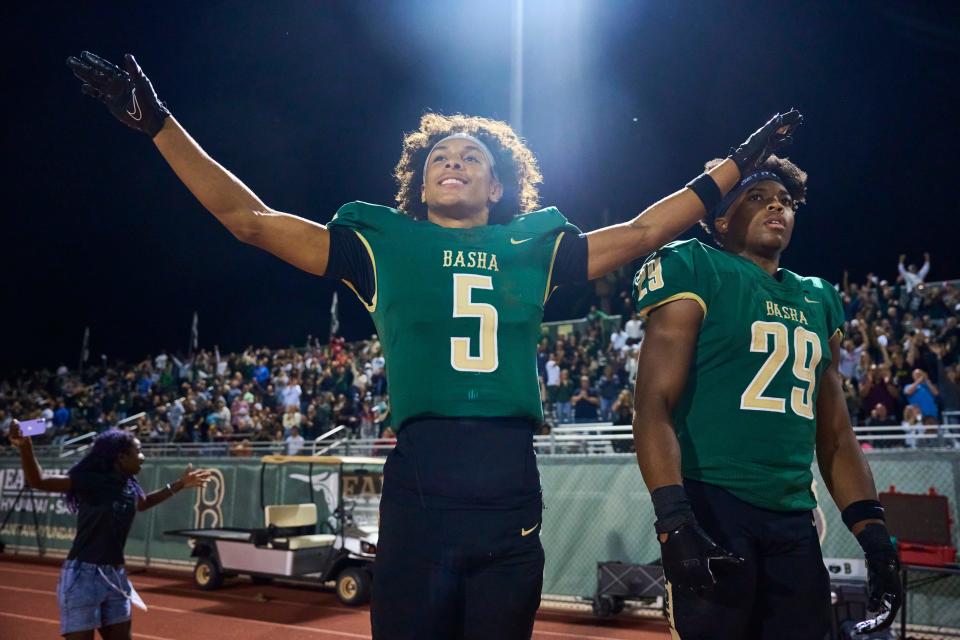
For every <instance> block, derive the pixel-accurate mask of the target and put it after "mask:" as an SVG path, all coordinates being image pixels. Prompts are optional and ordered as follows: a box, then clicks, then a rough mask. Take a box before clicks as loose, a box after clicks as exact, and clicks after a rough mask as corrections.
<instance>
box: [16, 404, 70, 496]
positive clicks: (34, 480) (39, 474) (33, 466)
mask: <svg viewBox="0 0 960 640" xmlns="http://www.w3.org/2000/svg"><path fill="white" fill-rule="evenodd" d="M9 437H10V444H12V445H13V446H14V447H16V448H17V450H19V452H20V466H21V467H23V482H24V484H26V485H27V486H28V487H30V488H31V489H40V490H41V491H59V492H61V493H65V492H67V491H70V489H71V487H72V486H73V483H72V482H71V481H70V477H69V476H54V475H50V476H48V475H44V473H43V470H42V469H41V468H40V463H38V462H37V457H36V456H35V455H34V454H33V443H32V442H31V441H30V437H29V436H25V435H23V434H21V433H20V423H19V421H17V420H14V421H13V422H12V423H11V424H10V436H9Z"/></svg>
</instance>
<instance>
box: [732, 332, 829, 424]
mask: <svg viewBox="0 0 960 640" xmlns="http://www.w3.org/2000/svg"><path fill="white" fill-rule="evenodd" d="M750 332H751V337H750V351H752V352H754V353H767V352H768V351H769V352H770V355H769V356H768V357H767V360H766V362H764V363H763V366H762V367H760V371H758V372H757V375H755V376H754V377H753V380H751V381H750V384H748V385H747V388H746V389H745V390H744V392H743V394H742V395H741V396H740V408H741V409H745V410H749V411H772V412H775V413H786V404H787V403H786V400H785V399H783V398H771V397H768V396H764V395H763V392H764V391H766V390H767V387H768V386H770V383H771V382H772V381H773V378H774V377H775V376H776V375H777V373H778V372H779V371H780V369H781V368H782V367H783V364H784V363H785V362H786V361H787V357H788V356H789V355H790V343H789V332H788V330H787V327H786V326H784V325H782V324H780V323H779V322H764V321H762V320H757V321H756V322H754V323H753V325H751V328H750ZM770 337H773V350H772V351H771V350H770V346H769V341H768V338H770ZM793 353H794V358H793V367H792V369H793V375H794V376H795V377H796V378H797V379H798V380H800V382H802V383H804V384H805V387H793V388H792V389H791V391H790V409H791V410H792V411H793V412H794V413H795V414H797V415H798V416H800V417H802V418H807V419H811V420H812V419H813V398H814V390H815V388H816V384H817V365H819V364H820V360H821V358H822V357H823V348H822V346H821V345H820V338H819V336H817V334H816V333H814V332H812V331H808V330H807V329H804V328H803V327H797V328H796V329H794V332H793ZM808 361H809V362H808Z"/></svg>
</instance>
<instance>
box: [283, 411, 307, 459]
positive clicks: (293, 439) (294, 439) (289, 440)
mask: <svg viewBox="0 0 960 640" xmlns="http://www.w3.org/2000/svg"><path fill="white" fill-rule="evenodd" d="M297 415H299V413H298V414H297ZM284 442H285V443H286V445H287V455H288V456H295V455H297V454H298V453H300V451H301V450H302V449H303V445H304V439H303V436H301V435H300V429H298V428H297V427H291V428H290V435H288V436H287V437H286V439H285V440H284Z"/></svg>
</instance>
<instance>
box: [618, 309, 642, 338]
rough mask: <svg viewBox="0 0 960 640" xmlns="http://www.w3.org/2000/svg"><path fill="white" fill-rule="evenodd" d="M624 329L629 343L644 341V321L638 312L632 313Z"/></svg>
mask: <svg viewBox="0 0 960 640" xmlns="http://www.w3.org/2000/svg"><path fill="white" fill-rule="evenodd" d="M623 330H624V332H625V333H626V334H627V344H639V343H640V342H642V341H643V321H642V320H640V315H639V314H638V313H636V312H634V313H633V314H632V316H631V317H630V319H629V320H627V324H626V325H624V327H623Z"/></svg>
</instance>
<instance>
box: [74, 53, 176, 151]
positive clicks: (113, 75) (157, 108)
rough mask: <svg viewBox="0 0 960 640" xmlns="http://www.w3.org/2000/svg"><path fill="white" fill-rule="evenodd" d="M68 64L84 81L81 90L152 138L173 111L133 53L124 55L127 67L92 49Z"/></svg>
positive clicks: (115, 115)
mask: <svg viewBox="0 0 960 640" xmlns="http://www.w3.org/2000/svg"><path fill="white" fill-rule="evenodd" d="M67 66H68V67H70V70H71V71H72V72H73V75H75V76H76V77H77V78H78V79H79V80H80V81H81V82H83V84H82V85H81V86H80V91H82V92H83V93H84V94H86V95H88V96H90V97H91V98H96V99H97V100H99V101H100V102H102V103H103V104H105V105H106V107H107V109H108V110H109V111H110V113H112V114H113V116H114V117H115V118H116V119H117V120H119V121H120V122H122V123H123V124H125V125H127V126H128V127H130V128H131V129H135V130H137V131H140V132H143V133H145V134H147V135H148V136H150V137H151V138H152V137H154V136H155V135H157V133H159V131H160V129H162V128H163V122H164V120H166V119H167V116H169V115H170V110H169V109H167V107H166V105H164V104H163V103H162V102H160V98H158V97H157V93H156V92H155V91H154V90H153V85H152V84H150V80H149V79H148V78H147V76H145V75H144V74H143V70H142V69H141V68H140V65H138V64H137V61H136V60H135V59H134V57H133V56H132V55H131V54H129V53H128V54H126V55H124V57H123V66H124V68H125V69H126V70H124V69H121V68H120V67H118V66H117V65H115V64H113V63H112V62H108V61H107V60H104V59H103V58H101V57H99V56H96V55H94V54H92V53H90V52H89V51H84V52H83V53H81V54H80V57H79V58H75V57H73V56H70V57H69V58H67Z"/></svg>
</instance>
